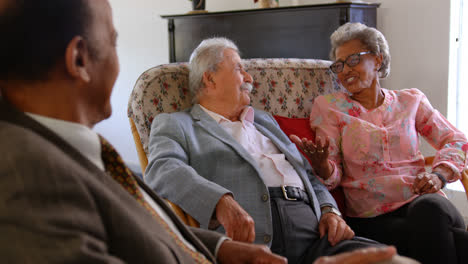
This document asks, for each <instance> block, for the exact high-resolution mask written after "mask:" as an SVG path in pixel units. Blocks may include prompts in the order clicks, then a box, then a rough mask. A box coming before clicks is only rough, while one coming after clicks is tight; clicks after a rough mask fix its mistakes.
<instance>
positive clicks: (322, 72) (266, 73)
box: [128, 59, 344, 154]
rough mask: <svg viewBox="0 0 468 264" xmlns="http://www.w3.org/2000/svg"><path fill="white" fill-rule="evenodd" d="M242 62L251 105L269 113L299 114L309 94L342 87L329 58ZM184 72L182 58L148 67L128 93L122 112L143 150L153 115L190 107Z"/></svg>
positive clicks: (305, 108)
mask: <svg viewBox="0 0 468 264" xmlns="http://www.w3.org/2000/svg"><path fill="white" fill-rule="evenodd" d="M243 64H244V68H245V70H246V71H247V72H248V73H250V74H251V75H252V77H253V80H254V82H253V87H254V89H253V90H252V92H251V94H250V99H251V105H252V106H253V107H254V108H256V109H261V110H264V111H267V112H270V113H271V114H272V115H280V116H285V117H301V118H305V117H308V116H309V110H310V107H311V105H312V101H313V99H314V98H315V97H317V96H319V95H323V94H328V93H334V92H338V91H344V88H343V87H342V86H341V85H339V84H338V81H337V79H336V76H335V75H334V74H333V73H332V72H331V71H330V69H329V68H328V67H329V66H330V64H331V62H330V61H324V60H312V59H248V60H243ZM188 74H189V69H188V64H187V63H170V64H164V65H159V66H157V67H154V68H151V69H149V70H147V71H145V72H144V73H143V74H142V75H141V76H140V77H139V78H138V80H137V82H136V84H135V87H134V88H133V91H132V94H131V95H130V98H129V102H128V117H129V118H131V119H132V120H133V122H134V123H135V126H136V128H137V130H138V134H139V135H140V140H141V143H142V145H143V149H144V151H145V152H146V154H148V137H149V132H150V128H151V123H152V122H153V119H154V117H155V116H156V115H158V114H160V113H171V112H176V111H181V110H183V109H186V108H188V107H190V106H192V96H191V94H190V91H189V87H188Z"/></svg>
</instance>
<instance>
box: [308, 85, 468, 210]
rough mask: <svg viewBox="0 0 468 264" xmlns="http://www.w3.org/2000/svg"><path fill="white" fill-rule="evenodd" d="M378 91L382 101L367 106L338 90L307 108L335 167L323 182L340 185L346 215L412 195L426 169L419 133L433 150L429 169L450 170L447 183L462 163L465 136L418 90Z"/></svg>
mask: <svg viewBox="0 0 468 264" xmlns="http://www.w3.org/2000/svg"><path fill="white" fill-rule="evenodd" d="M382 90H383V92H384V94H385V99H384V102H383V103H382V105H380V106H379V107H377V108H375V109H372V110H367V109H366V108H364V107H363V106H361V105H360V104H359V103H358V102H357V101H354V100H353V99H351V98H350V96H349V95H348V94H346V93H342V92H339V93H334V94H329V95H325V96H320V97H318V98H316V100H315V102H314V105H313V108H312V111H311V116H310V123H311V126H312V128H313V129H316V133H317V136H321V137H325V136H328V137H329V138H330V156H329V159H330V162H331V163H332V164H333V166H334V171H333V174H332V176H331V177H330V178H329V179H327V180H326V181H324V184H325V185H327V187H328V188H329V189H333V188H335V187H336V186H338V185H341V186H342V187H343V190H344V193H345V197H346V214H347V215H348V216H351V217H374V216H377V215H381V214H384V213H387V212H391V211H394V210H396V209H398V208H399V207H401V206H403V205H404V204H406V203H408V202H410V201H412V200H413V199H414V198H416V197H417V195H415V194H413V193H412V192H411V190H410V187H411V185H412V183H413V181H414V179H415V176H416V175H417V174H419V173H421V172H424V171H425V168H424V157H423V156H422V154H421V152H420V151H419V138H418V133H419V134H420V135H422V136H423V137H424V138H425V139H426V140H427V141H428V142H429V143H430V144H431V145H432V146H433V147H434V148H435V149H437V150H438V151H437V154H436V156H435V159H434V163H433V165H432V166H433V168H434V167H436V166H438V165H441V164H443V165H445V166H447V167H449V168H451V169H452V170H453V172H454V173H453V177H452V178H450V179H447V180H448V181H449V182H453V181H456V180H457V179H459V178H460V173H461V171H462V170H463V168H464V167H465V166H466V150H467V148H468V145H467V144H466V143H467V140H466V138H465V136H464V135H463V133H461V132H460V131H459V130H458V129H456V128H455V127H454V126H452V125H451V124H450V123H449V122H448V121H447V120H446V119H445V118H444V117H443V116H442V115H441V114H440V113H439V112H438V111H437V110H435V109H434V108H432V106H431V104H430V103H429V101H428V100H427V98H426V96H425V95H424V94H423V93H422V92H421V91H419V90H417V89H407V90H401V91H390V90H386V89H382ZM441 194H443V193H442V192H441Z"/></svg>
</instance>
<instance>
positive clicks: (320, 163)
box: [289, 135, 333, 180]
mask: <svg viewBox="0 0 468 264" xmlns="http://www.w3.org/2000/svg"><path fill="white" fill-rule="evenodd" d="M289 138H290V139H291V141H292V142H294V143H295V144H296V145H297V146H299V148H300V149H301V150H302V151H303V152H304V153H305V154H306V155H307V157H308V158H309V160H310V161H311V165H312V166H313V167H314V170H315V171H316V172H317V174H318V176H320V177H321V178H323V179H325V180H326V179H328V178H329V177H330V176H331V172H332V171H333V168H332V167H331V166H330V163H329V162H328V155H329V153H330V152H329V148H328V147H329V146H330V139H329V138H328V137H326V138H325V140H324V139H322V138H321V137H317V138H316V140H315V141H316V144H314V143H313V142H312V140H308V139H307V138H303V139H300V138H299V137H298V136H296V135H290V136H289Z"/></svg>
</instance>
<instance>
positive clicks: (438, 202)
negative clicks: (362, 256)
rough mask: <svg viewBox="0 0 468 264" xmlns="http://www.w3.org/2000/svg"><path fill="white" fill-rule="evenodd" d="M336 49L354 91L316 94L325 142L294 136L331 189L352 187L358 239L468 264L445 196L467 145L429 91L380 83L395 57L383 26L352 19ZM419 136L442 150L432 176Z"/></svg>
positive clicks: (351, 214) (315, 113) (464, 241)
mask: <svg viewBox="0 0 468 264" xmlns="http://www.w3.org/2000/svg"><path fill="white" fill-rule="evenodd" d="M331 45H332V49H331V53H330V56H331V59H332V60H334V61H335V62H334V63H333V64H332V65H331V67H330V68H331V70H332V71H333V72H334V73H335V74H337V75H338V79H339V80H340V82H341V83H342V84H343V86H344V87H345V88H346V89H347V91H348V92H349V93H348V94H347V93H334V94H330V95H325V96H320V97H318V98H316V100H315V102H314V105H313V108H312V111H311V116H310V120H311V121H310V122H311V126H312V128H313V129H315V130H316V134H317V140H316V144H314V143H313V142H312V141H310V140H307V139H302V140H301V139H299V138H298V137H297V136H291V139H292V140H293V141H294V142H295V143H296V144H298V145H299V146H300V147H301V148H302V149H303V151H304V152H305V153H307V155H308V156H309V158H310V159H311V161H312V165H313V167H314V170H315V172H316V173H317V175H318V176H319V177H320V178H322V179H323V182H324V184H325V185H327V187H329V189H333V188H335V187H336V186H338V185H340V186H342V188H343V191H344V194H345V198H346V212H345V214H346V216H347V222H348V224H349V225H350V226H351V227H352V228H353V229H354V231H355V233H356V235H359V236H363V237H368V238H371V239H375V240H377V241H380V242H382V243H386V244H393V245H396V247H397V249H398V252H399V253H400V254H402V255H407V256H410V257H413V258H415V259H417V260H419V261H421V262H422V263H424V264H428V263H457V262H458V263H468V260H467V259H463V258H465V256H462V255H463V254H465V255H466V253H464V251H466V249H467V248H468V235H467V232H466V231H465V225H464V222H463V218H462V216H461V215H460V213H459V212H458V211H457V209H456V208H455V207H454V206H453V205H452V204H451V203H450V201H448V200H447V198H446V196H445V194H444V193H443V192H442V191H441V189H442V188H443V187H444V186H445V184H446V183H447V182H453V181H456V180H458V179H459V178H460V173H461V172H462V170H463V169H464V168H465V167H466V165H467V158H466V150H467V149H468V144H467V139H466V138H465V136H464V135H463V133H461V132H460V131H459V130H458V129H456V128H455V127H454V126H452V125H451V124H450V123H449V122H448V121H447V120H446V119H445V118H444V117H443V116H442V115H441V114H440V113H439V112H438V111H437V110H435V109H434V108H433V107H432V106H431V104H430V103H429V101H428V100H427V98H426V96H425V95H424V94H423V93H422V92H421V91H419V90H417V89H407V90H400V91H393V90H387V89H383V88H381V87H380V82H379V78H384V77H386V76H387V75H388V74H389V72H390V54H389V48H388V44H387V41H386V40H385V37H384V36H383V35H382V33H380V32H379V31H378V30H376V29H374V28H370V27H367V26H365V25H362V24H359V23H352V24H350V23H348V24H345V25H343V26H341V27H340V28H338V29H337V30H336V31H335V32H334V33H333V34H332V36H331ZM418 134H420V135H421V136H423V137H424V138H425V139H426V140H427V141H428V142H429V143H430V144H431V145H432V146H433V147H434V148H436V149H437V154H436V156H435V159H434V163H433V164H432V172H430V173H426V172H425V168H424V157H423V156H422V154H421V152H420V150H419V138H418ZM457 248H460V250H457ZM461 249H463V250H461Z"/></svg>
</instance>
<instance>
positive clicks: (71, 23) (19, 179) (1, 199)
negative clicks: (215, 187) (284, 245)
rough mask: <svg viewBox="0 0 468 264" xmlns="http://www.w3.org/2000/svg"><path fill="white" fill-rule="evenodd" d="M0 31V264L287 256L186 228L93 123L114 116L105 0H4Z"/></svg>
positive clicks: (112, 54) (114, 63) (114, 65)
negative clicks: (0, 263)
mask: <svg viewBox="0 0 468 264" xmlns="http://www.w3.org/2000/svg"><path fill="white" fill-rule="evenodd" d="M0 32H2V33H3V35H4V36H8V41H2V42H0V58H1V60H0V151H1V152H2V161H1V162H0V181H1V184H0V186H1V187H0V188H1V192H0V233H1V236H0V256H1V258H2V263H116V264H117V263H162V262H164V263H184V264H186V263H210V262H213V263H214V262H215V261H216V260H215V257H214V256H213V255H216V256H217V260H218V261H219V262H221V263H285V262H286V260H285V259H284V258H282V257H280V256H277V255H274V254H271V252H270V250H269V249H268V248H267V247H266V246H263V247H262V246H257V245H250V244H246V243H239V242H234V241H229V240H226V239H225V238H223V236H221V235H220V234H218V233H216V232H210V231H206V230H200V229H188V228H186V227H185V226H184V225H183V224H182V223H181V222H180V221H179V220H178V218H177V217H176V216H175V215H174V214H173V213H172V212H171V211H170V210H169V209H168V208H167V206H166V205H165V203H164V202H163V201H162V200H161V199H160V198H159V197H158V196H157V195H156V194H154V193H153V192H152V191H151V190H150V189H149V188H148V187H147V186H146V185H145V184H144V183H142V182H141V181H139V180H138V179H137V178H135V177H134V176H133V175H132V174H131V173H130V172H129V171H128V170H127V169H126V167H125V165H124V164H123V163H122V162H121V159H120V157H118V154H117V153H116V152H115V151H114V150H113V148H112V147H111V146H110V145H109V144H108V143H107V142H106V141H105V140H104V139H102V138H100V137H99V136H98V135H97V134H96V133H95V132H93V131H92V130H91V129H90V128H91V127H93V126H94V125H95V124H96V123H97V122H99V121H101V120H102V119H105V118H107V117H108V116H109V115H110V113H111V107H110V103H109V99H110V93H111V91H112V87H113V85H114V82H115V79H116V77H117V73H118V60H117V55H116V48H115V42H116V32H115V30H114V27H113V23H112V16H111V10H110V6H109V3H108V2H107V0H67V1H64V0H41V1H37V0H23V1H16V0H2V1H0ZM38 38H40V40H39V39H38ZM2 96H3V97H2ZM100 141H101V143H102V146H101V144H100ZM101 147H102V151H101ZM109 161H113V162H112V163H111V162H109ZM104 170H106V171H107V173H106V172H105V171H104ZM115 171H121V172H124V171H125V173H120V174H116V173H115ZM114 177H116V178H114ZM119 177H125V179H126V180H125V182H126V183H127V185H126V189H128V188H130V189H131V190H132V193H131V194H130V193H129V192H127V190H126V189H124V188H122V185H121V184H122V182H121V181H119V180H118V179H119ZM114 179H117V180H114ZM122 179H123V178H122ZM135 195H137V197H135ZM135 198H136V199H135ZM394 254H395V249H394V248H391V247H388V248H382V249H372V250H368V251H356V252H353V254H352V255H341V256H337V257H336V258H335V257H334V258H332V259H325V258H323V259H321V260H320V261H322V262H323V263H341V262H343V260H342V258H345V259H346V260H349V261H352V262H353V263H362V261H366V263H373V262H374V261H378V260H385V259H388V258H391V256H392V255H394Z"/></svg>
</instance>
